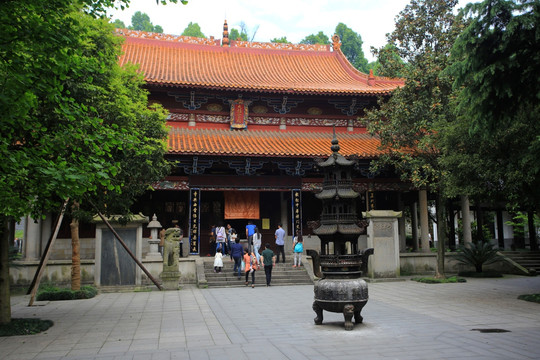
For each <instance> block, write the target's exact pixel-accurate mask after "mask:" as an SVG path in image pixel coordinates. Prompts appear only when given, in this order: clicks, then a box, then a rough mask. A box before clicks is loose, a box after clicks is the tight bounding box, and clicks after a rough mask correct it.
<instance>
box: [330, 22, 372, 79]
mask: <svg viewBox="0 0 540 360" xmlns="http://www.w3.org/2000/svg"><path fill="white" fill-rule="evenodd" d="M335 33H336V34H337V35H338V36H339V38H340V39H341V52H343V55H345V57H346V58H347V60H349V62H350V63H351V64H352V65H353V66H354V67H355V68H357V69H358V70H360V71H362V72H364V73H368V72H369V68H368V61H367V59H366V57H365V56H364V50H362V44H363V43H364V42H363V41H362V37H361V36H360V34H357V33H355V32H354V31H353V30H352V29H351V28H349V27H347V25H345V24H343V23H339V24H338V25H337V26H336V30H335Z"/></svg>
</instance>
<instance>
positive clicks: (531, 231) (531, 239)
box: [527, 210, 538, 251]
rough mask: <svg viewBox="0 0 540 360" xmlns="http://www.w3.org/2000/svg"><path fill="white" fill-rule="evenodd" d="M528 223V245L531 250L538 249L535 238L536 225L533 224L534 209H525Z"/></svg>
mask: <svg viewBox="0 0 540 360" xmlns="http://www.w3.org/2000/svg"><path fill="white" fill-rule="evenodd" d="M527 219H528V225H529V246H530V249H531V251H538V239H536V226H534V211H533V210H529V211H527Z"/></svg>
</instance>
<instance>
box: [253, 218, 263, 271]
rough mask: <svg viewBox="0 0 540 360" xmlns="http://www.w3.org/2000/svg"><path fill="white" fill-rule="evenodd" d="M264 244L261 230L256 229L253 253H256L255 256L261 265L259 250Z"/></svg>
mask: <svg viewBox="0 0 540 360" xmlns="http://www.w3.org/2000/svg"><path fill="white" fill-rule="evenodd" d="M261 244H262V234H261V233H260V232H259V228H257V227H256V228H255V232H254V233H253V252H254V253H255V256H256V257H257V261H258V262H259V263H260V260H261V258H260V256H261V255H260V254H259V249H260V248H261Z"/></svg>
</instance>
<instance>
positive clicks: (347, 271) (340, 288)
mask: <svg viewBox="0 0 540 360" xmlns="http://www.w3.org/2000/svg"><path fill="white" fill-rule="evenodd" d="M330 149H331V150H332V155H330V157H328V159H326V160H324V161H320V162H318V164H317V165H318V166H319V167H320V168H321V169H322V170H323V172H324V182H323V190H322V191H321V192H320V193H318V194H316V195H315V196H316V197H317V198H318V199H320V200H321V201H322V203H323V210H322V214H321V218H320V221H319V222H318V224H316V226H314V228H313V232H314V233H315V234H316V235H318V236H319V238H320V239H321V253H320V255H319V254H318V253H317V252H316V251H315V250H309V251H308V253H309V254H310V255H312V259H314V260H313V261H314V268H317V270H316V272H317V273H319V274H320V272H321V271H322V279H320V280H317V281H316V282H315V288H314V293H315V298H314V302H313V310H314V311H315V313H316V314H317V317H316V318H315V319H314V320H315V324H317V325H320V324H322V321H323V310H326V311H330V312H342V313H343V315H344V318H345V330H352V329H353V323H352V321H351V320H352V318H353V316H354V320H355V322H356V323H361V322H362V320H363V319H362V316H361V315H360V312H361V311H362V308H363V307H364V305H365V304H366V303H367V301H368V289H367V284H366V282H365V281H364V280H362V279H361V278H360V277H361V276H362V270H364V271H365V267H366V265H367V258H368V256H369V255H370V254H372V253H373V249H367V250H365V251H359V250H358V237H359V235H361V234H363V233H365V231H366V229H365V224H364V223H363V222H361V221H359V219H358V216H357V214H356V198H357V197H358V196H359V194H358V193H357V192H356V191H354V190H353V188H352V169H353V166H354V164H355V162H354V161H351V160H347V159H346V158H345V157H343V156H342V155H340V154H339V144H338V140H337V137H336V133H335V131H334V137H333V139H332V146H331V148H330ZM319 265H320V270H321V271H319V270H318V268H319ZM314 270H315V269H314Z"/></svg>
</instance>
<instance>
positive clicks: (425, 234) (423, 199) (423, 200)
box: [418, 189, 431, 253]
mask: <svg viewBox="0 0 540 360" xmlns="http://www.w3.org/2000/svg"><path fill="white" fill-rule="evenodd" d="M418 203H419V204H420V245H421V246H422V252H427V253H428V252H430V251H431V250H430V249H429V223H428V206H427V191H426V190H425V189H422V190H419V191H418Z"/></svg>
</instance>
